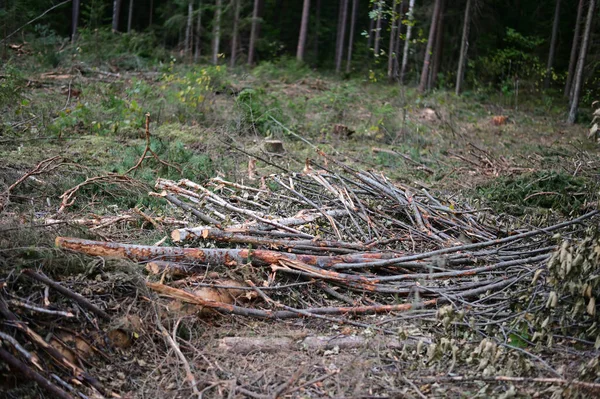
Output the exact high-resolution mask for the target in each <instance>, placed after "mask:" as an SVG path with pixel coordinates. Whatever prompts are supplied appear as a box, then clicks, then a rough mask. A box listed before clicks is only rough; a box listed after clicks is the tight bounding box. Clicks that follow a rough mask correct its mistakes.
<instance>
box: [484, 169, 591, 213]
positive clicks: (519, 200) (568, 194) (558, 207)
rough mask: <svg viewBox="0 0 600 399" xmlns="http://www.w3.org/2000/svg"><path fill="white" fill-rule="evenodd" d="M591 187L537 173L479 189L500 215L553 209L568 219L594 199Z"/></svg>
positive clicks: (561, 176) (576, 180)
mask: <svg viewBox="0 0 600 399" xmlns="http://www.w3.org/2000/svg"><path fill="white" fill-rule="evenodd" d="M590 185H591V183H590V182H589V181H588V180H587V179H585V178H581V177H573V176H571V175H570V174H567V173H562V172H560V173H558V172H548V171H543V172H535V173H531V174H525V175H521V176H517V177H501V178H499V179H496V180H494V181H491V182H489V183H486V184H484V185H482V186H480V187H479V188H478V190H477V191H478V193H479V195H481V196H482V197H483V198H485V199H486V200H487V201H488V202H489V204H490V205H491V206H492V207H493V208H494V209H495V210H496V211H497V212H507V213H510V214H512V215H516V216H520V215H524V214H525V213H527V212H528V209H532V208H543V209H552V210H555V211H558V212H561V213H563V214H565V215H569V214H571V213H573V212H578V211H580V209H581V207H582V205H583V204H584V203H585V201H586V199H587V200H589V199H590V198H589V197H590V196H592V195H594V193H593V191H592V190H591V187H590Z"/></svg>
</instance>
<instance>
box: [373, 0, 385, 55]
mask: <svg viewBox="0 0 600 399" xmlns="http://www.w3.org/2000/svg"><path fill="white" fill-rule="evenodd" d="M382 16H383V1H382V0H379V3H378V4H377V25H376V27H375V47H374V51H375V57H378V56H379V49H380V45H381V17H382Z"/></svg>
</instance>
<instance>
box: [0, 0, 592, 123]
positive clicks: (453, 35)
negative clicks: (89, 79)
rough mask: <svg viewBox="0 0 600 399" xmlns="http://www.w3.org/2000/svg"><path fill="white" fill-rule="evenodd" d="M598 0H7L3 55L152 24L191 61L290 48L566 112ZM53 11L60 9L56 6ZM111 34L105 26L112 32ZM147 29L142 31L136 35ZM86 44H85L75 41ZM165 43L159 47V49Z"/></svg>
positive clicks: (358, 68)
mask: <svg viewBox="0 0 600 399" xmlns="http://www.w3.org/2000/svg"><path fill="white" fill-rule="evenodd" d="M596 3H597V0H573V1H564V0H563V1H561V0H541V1H540V0H538V1H533V0H527V1H526V0H508V1H500V0H486V1H483V0H459V1H449V0H339V1H338V0H332V1H324V0H148V1H141V0H90V1H83V2H82V1H81V0H68V1H63V2H57V1H49V0H20V1H16V0H4V1H2V2H0V20H1V22H2V28H1V29H2V32H1V33H0V34H1V36H2V37H3V40H2V44H3V48H2V55H3V59H7V57H9V55H10V51H9V50H7V46H8V45H9V44H10V43H17V42H20V41H27V40H31V39H29V37H37V38H39V37H47V36H49V35H56V36H58V37H69V38H70V39H71V41H74V42H76V41H77V40H78V37H80V36H84V35H85V34H87V35H88V36H89V35H90V34H91V32H98V31H103V32H109V31H110V32H112V34H113V35H115V36H127V35H133V34H136V35H141V36H144V35H147V36H148V37H151V38H152V40H149V41H148V42H149V43H152V45H153V46H155V47H154V49H153V48H150V49H149V51H147V53H149V54H145V56H148V57H153V56H156V57H157V58H159V57H158V56H157V54H158V51H157V50H156V49H158V48H161V49H162V50H166V51H168V52H169V53H171V54H173V53H174V54H175V55H176V56H178V58H180V60H181V61H183V62H188V63H200V62H202V63H207V62H208V63H212V64H219V63H222V64H228V65H229V66H231V67H235V66H236V65H243V64H248V65H250V66H253V65H256V64H257V63H260V62H263V61H272V60H276V59H280V58H282V57H286V56H289V57H293V56H295V57H296V58H297V60H298V61H300V62H303V63H307V64H309V65H311V66H313V67H316V68H319V69H322V70H325V71H326V70H331V71H335V72H336V73H338V74H341V75H349V74H363V75H365V76H368V79H370V80H371V81H377V80H384V79H388V80H390V81H392V82H394V81H400V82H402V83H406V84H411V85H415V86H417V87H418V90H419V91H421V92H427V91H430V90H434V89H436V88H447V89H452V90H454V91H455V92H456V94H457V95H458V94H460V93H461V92H462V91H463V90H473V89H481V88H486V89H490V88H491V89H497V90H500V91H502V93H503V94H505V95H506V96H507V97H510V96H513V95H514V96H515V101H516V98H517V96H518V93H519V91H521V92H530V93H537V92H541V91H546V92H549V93H551V94H557V95H558V93H563V94H564V96H565V97H566V98H567V99H568V103H569V112H568V122H569V123H574V122H575V119H576V116H577V110H578V106H579V104H580V103H583V104H584V105H585V106H589V105H590V104H591V102H592V101H593V100H595V99H597V98H598V91H599V90H600V89H599V88H600V56H599V54H598V53H599V52H598V49H599V47H600V40H598V36H600V32H599V30H600V29H599V28H598V26H597V25H598V24H597V21H595V20H597V19H598V12H599V7H597V4H596ZM48 10H51V11H48ZM103 37H106V36H103ZM138 37H139V36H138ZM75 44H76V43H75ZM153 50H156V51H153Z"/></svg>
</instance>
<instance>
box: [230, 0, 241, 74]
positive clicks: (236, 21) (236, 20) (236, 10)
mask: <svg viewBox="0 0 600 399" xmlns="http://www.w3.org/2000/svg"><path fill="white" fill-rule="evenodd" d="M239 25H240V0H233V37H232V38H231V59H230V60H229V66H230V67H232V68H233V67H234V66H235V61H236V57H237V48H238V35H239V29H240V28H239Z"/></svg>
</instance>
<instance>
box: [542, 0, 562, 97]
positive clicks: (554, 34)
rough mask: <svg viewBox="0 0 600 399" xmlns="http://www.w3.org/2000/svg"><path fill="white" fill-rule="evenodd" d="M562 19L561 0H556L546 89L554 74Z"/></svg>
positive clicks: (545, 80) (545, 82) (545, 83)
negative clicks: (555, 54) (555, 53)
mask: <svg viewBox="0 0 600 399" xmlns="http://www.w3.org/2000/svg"><path fill="white" fill-rule="evenodd" d="M559 20H560V0H556V8H555V9H554V23H553V24H552V39H551V40H550V52H549V54H548V65H547V67H546V79H544V89H548V88H549V87H550V77H551V75H552V64H554V52H555V50H556V38H557V37H558V22H559Z"/></svg>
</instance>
